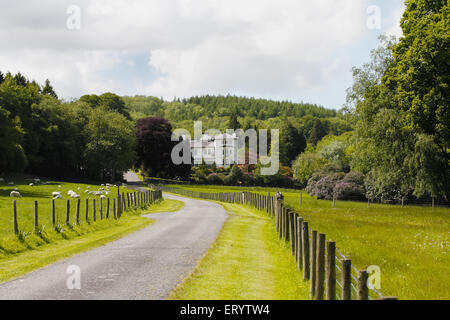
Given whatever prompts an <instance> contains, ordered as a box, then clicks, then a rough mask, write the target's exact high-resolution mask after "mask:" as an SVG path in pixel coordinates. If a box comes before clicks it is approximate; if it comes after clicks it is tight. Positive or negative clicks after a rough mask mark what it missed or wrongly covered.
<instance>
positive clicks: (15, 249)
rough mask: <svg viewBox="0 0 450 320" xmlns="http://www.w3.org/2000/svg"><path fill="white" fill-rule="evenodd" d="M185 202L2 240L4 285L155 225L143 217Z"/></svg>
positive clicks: (1, 279)
mask: <svg viewBox="0 0 450 320" xmlns="http://www.w3.org/2000/svg"><path fill="white" fill-rule="evenodd" d="M179 202H181V201H175V200H164V201H161V202H160V203H157V204H153V205H151V206H149V208H147V209H143V210H136V211H132V212H130V213H124V215H122V217H121V219H120V220H101V221H97V222H95V223H83V224H81V225H71V226H64V227H63V228H62V229H58V230H54V229H51V230H47V231H44V232H43V233H42V234H34V233H31V234H29V235H27V236H26V237H25V238H20V237H16V236H9V237H6V238H3V239H1V240H0V282H4V281H7V280H11V279H13V278H17V277H20V276H22V275H24V274H26V273H28V272H31V271H33V270H36V269H38V268H41V267H43V266H45V265H48V264H51V263H54V262H56V261H58V260H61V259H63V258H67V257H70V256H72V255H74V254H77V253H80V252H83V251H86V250H90V249H93V248H96V247H99V246H102V245H104V244H106V243H108V242H110V241H113V240H116V239H119V238H121V237H123V236H125V235H127V234H130V233H132V232H135V231H137V230H139V229H141V228H143V227H145V226H148V225H149V224H151V223H152V220H150V219H148V218H144V217H141V216H140V214H147V213H157V212H171V211H177V210H179V209H180V208H181V207H182V202H181V204H180V203H179Z"/></svg>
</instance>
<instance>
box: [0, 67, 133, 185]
mask: <svg viewBox="0 0 450 320" xmlns="http://www.w3.org/2000/svg"><path fill="white" fill-rule="evenodd" d="M135 142H136V135H135V125H134V122H133V121H132V120H131V118H130V116H129V115H128V113H127V111H126V109H125V104H124V102H123V100H122V99H121V98H120V97H119V96H117V95H115V94H112V93H105V94H103V95H101V96H95V95H92V96H84V97H82V98H80V100H78V101H73V102H63V101H61V100H59V99H58V97H57V95H56V93H55V91H54V90H53V88H52V86H51V85H50V81H48V80H47V81H46V82H45V85H44V86H40V85H39V84H38V83H36V82H35V81H29V80H28V79H26V78H25V77H24V76H23V75H22V74H20V73H18V74H16V75H12V74H10V73H7V74H5V75H4V74H3V73H2V72H0V174H1V175H8V174H11V173H17V172H26V173H30V174H35V175H41V176H47V177H57V178H64V179H67V178H80V177H82V178H90V179H95V180H109V181H111V180H115V179H121V176H122V171H123V170H127V169H129V168H130V167H131V166H132V165H133V164H134V162H135V159H136V152H135Z"/></svg>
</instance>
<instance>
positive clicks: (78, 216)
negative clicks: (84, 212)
mask: <svg viewBox="0 0 450 320" xmlns="http://www.w3.org/2000/svg"><path fill="white" fill-rule="evenodd" d="M80 203H81V199H79V198H78V199H77V209H76V210H77V211H76V220H77V224H80Z"/></svg>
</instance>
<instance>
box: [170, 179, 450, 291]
mask: <svg viewBox="0 0 450 320" xmlns="http://www.w3.org/2000/svg"><path fill="white" fill-rule="evenodd" d="M178 187H180V188H186V189H190V190H195V191H199V192H227V191H237V190H251V191H254V192H259V193H261V194H267V192H269V191H270V192H272V194H273V191H275V190H276V189H269V188H267V189H264V188H240V189H239V188H237V187H231V188H229V187H221V186H185V185H179V186H178ZM283 193H284V196H285V202H286V203H287V204H288V205H289V206H290V207H293V208H294V209H295V210H296V211H297V212H299V213H300V214H301V215H302V216H303V217H304V218H305V220H307V221H308V222H309V223H310V229H311V230H319V231H320V232H322V233H325V234H326V235H327V239H328V240H333V241H336V245H337V247H338V248H339V250H340V251H341V252H342V253H344V254H345V255H347V256H350V258H351V259H352V263H353V264H354V265H355V266H356V267H357V268H358V269H363V268H367V267H368V266H370V265H377V266H379V267H380V269H381V290H380V291H381V292H382V293H383V294H384V295H388V296H391V295H392V296H398V297H399V298H400V299H450V286H449V285H448V283H449V280H450V278H449V272H448V266H449V265H450V253H449V247H450V210H449V209H448V208H434V209H432V208H430V207H420V206H405V207H404V208H402V207H400V206H393V205H381V204H371V205H370V208H368V207H367V204H366V203H360V202H343V201H337V203H336V207H335V208H333V207H332V203H331V202H330V201H323V200H317V199H315V198H314V197H310V196H309V195H307V194H306V193H305V192H303V203H302V205H300V204H299V192H298V191H297V192H295V191H293V190H285V191H284V192H283Z"/></svg>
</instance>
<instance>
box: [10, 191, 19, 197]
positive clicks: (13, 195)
mask: <svg viewBox="0 0 450 320" xmlns="http://www.w3.org/2000/svg"><path fill="white" fill-rule="evenodd" d="M9 196H10V197H12V198H22V195H21V194H20V192H19V191H11V193H10V194H9Z"/></svg>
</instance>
